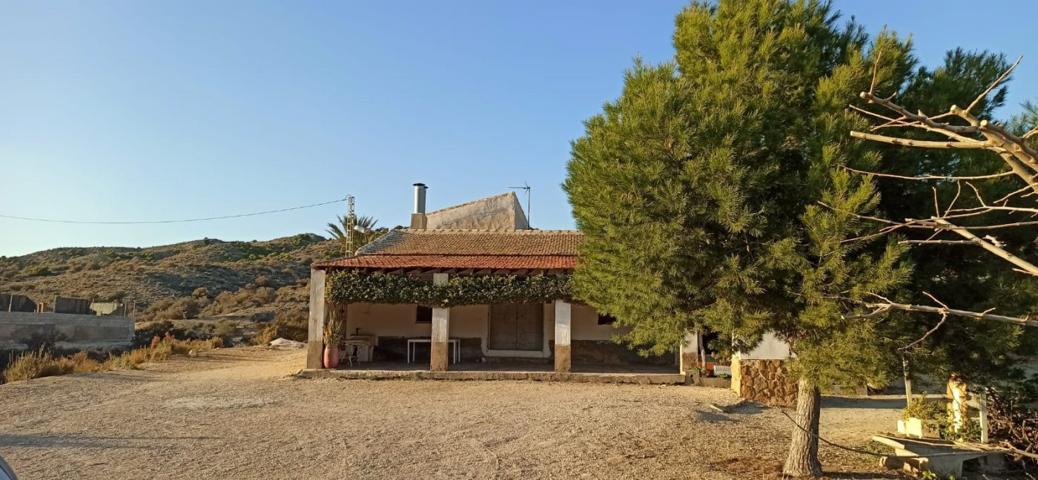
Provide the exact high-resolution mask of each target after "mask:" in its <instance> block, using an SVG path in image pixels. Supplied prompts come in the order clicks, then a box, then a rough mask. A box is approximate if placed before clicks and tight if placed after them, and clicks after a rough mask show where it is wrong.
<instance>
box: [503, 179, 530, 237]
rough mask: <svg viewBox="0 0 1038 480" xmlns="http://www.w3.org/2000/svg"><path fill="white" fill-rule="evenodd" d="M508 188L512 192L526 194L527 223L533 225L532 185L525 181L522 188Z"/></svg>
mask: <svg viewBox="0 0 1038 480" xmlns="http://www.w3.org/2000/svg"><path fill="white" fill-rule="evenodd" d="M508 188H511V189H512V190H523V191H524V192H525V193H526V223H527V224H530V223H531V222H530V190H531V187H530V183H529V182H527V181H525V180H524V181H523V186H521V187H508ZM531 228H533V227H531Z"/></svg>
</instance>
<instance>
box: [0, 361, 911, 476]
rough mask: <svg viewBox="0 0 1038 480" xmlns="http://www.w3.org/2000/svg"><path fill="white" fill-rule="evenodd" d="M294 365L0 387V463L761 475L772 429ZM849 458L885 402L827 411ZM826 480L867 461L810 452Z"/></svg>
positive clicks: (255, 364) (566, 390)
mask: <svg viewBox="0 0 1038 480" xmlns="http://www.w3.org/2000/svg"><path fill="white" fill-rule="evenodd" d="M303 363H304V362H303V354H302V352H299V351H289V352H286V351H270V350H264V349H260V348H243V349H224V350H218V351H214V352H208V353H206V354H204V355H203V356H201V357H198V358H186V357H183V358H176V359H174V360H171V361H169V362H165V363H162V364H157V365H149V366H147V367H146V368H145V369H144V370H136V371H123V372H108V373H100V374H86V375H74V376H67V377H56V378H44V379H37V380H31V381H28V382H18V383H13V384H9V385H3V386H0V455H2V456H3V457H4V458H6V459H7V460H8V462H9V463H10V464H11V465H12V466H13V467H14V469H15V471H16V472H17V473H18V474H19V475H20V477H21V478H22V479H23V480H32V479H46V478H84V479H90V478H97V479H119V478H144V477H150V478H184V479H198V478H214V479H215V478H256V479H260V478H262V479H269V478H329V479H331V478H334V479H345V478H404V477H413V478H638V479H643V478H649V479H652V478H699V479H729V478H778V477H779V475H778V471H779V468H780V465H781V461H782V459H783V458H784V454H785V449H786V442H787V441H788V438H789V431H790V424H789V421H788V420H787V419H786V418H785V417H783V416H782V415H781V413H780V412H779V411H778V410H776V409H769V408H760V407H756V406H753V405H748V406H744V407H741V408H740V409H739V410H737V411H736V412H734V413H731V414H720V413H716V412H714V411H713V410H711V409H710V408H709V407H708V404H709V403H711V402H714V403H719V404H727V403H732V402H734V401H736V400H737V399H736V398H735V396H734V395H733V394H731V392H729V391H727V390H720V389H711V388H702V387H685V386H664V387H659V386H637V385H624V386H618V385H596V384H565V383H537V382H506V381H502V382H438V381H366V380H303V379H296V378H294V377H292V376H291V373H293V372H294V371H296V370H298V369H299V368H300V366H301V365H302V364H303ZM827 405H828V406H827V408H825V409H824V410H823V417H822V423H823V435H826V436H828V437H831V438H833V439H835V440H839V441H842V442H845V443H849V444H853V445H855V446H860V445H863V444H864V443H865V442H866V440H867V438H868V435H869V434H871V433H874V432H876V431H878V430H889V429H890V428H891V427H892V426H893V425H894V422H895V419H896V418H897V415H898V413H899V412H898V410H897V408H899V406H900V401H895V400H882V399H880V400H873V399H868V400H849V399H828V400H827ZM822 457H823V462H824V463H825V466H826V468H827V469H828V470H830V471H831V472H832V473H830V475H831V476H832V477H833V478H877V477H880V476H881V475H882V474H883V472H881V471H879V470H878V467H877V465H878V463H879V462H878V461H877V460H876V459H875V458H873V457H868V456H862V455H857V454H850V453H847V452H844V451H842V450H838V449H834V448H828V447H826V446H824V445H823V447H822Z"/></svg>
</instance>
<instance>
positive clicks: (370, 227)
mask: <svg viewBox="0 0 1038 480" xmlns="http://www.w3.org/2000/svg"><path fill="white" fill-rule="evenodd" d="M336 220H337V221H336V222H334V223H329V224H328V230H327V231H328V233H329V234H330V235H331V236H332V238H334V239H335V240H338V241H339V242H340V243H342V247H343V250H347V251H346V252H345V253H346V255H353V253H354V252H356V251H357V249H359V248H360V247H363V246H364V245H367V244H368V243H370V242H371V241H372V240H374V239H375V237H376V236H378V234H379V233H380V231H378V230H376V229H375V225H377V224H378V219H376V218H374V217H367V216H361V217H357V219H356V221H355V222H354V227H353V248H352V251H348V250H350V249H347V247H346V240H347V235H346V233H347V232H348V231H349V230H350V227H349V218H348V217H346V216H345V215H338V216H337V217H336Z"/></svg>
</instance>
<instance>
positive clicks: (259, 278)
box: [0, 234, 339, 318]
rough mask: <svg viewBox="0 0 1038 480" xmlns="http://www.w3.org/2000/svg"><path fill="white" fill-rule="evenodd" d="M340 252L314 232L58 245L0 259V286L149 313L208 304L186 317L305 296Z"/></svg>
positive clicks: (272, 305)
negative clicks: (182, 303)
mask: <svg viewBox="0 0 1038 480" xmlns="http://www.w3.org/2000/svg"><path fill="white" fill-rule="evenodd" d="M338 254H339V248H338V244H337V243H335V242H334V241H332V240H326V239H324V238H323V237H321V236H318V235H314V234H300V235H295V236H292V237H285V238H278V239H274V240H269V241H252V242H238V241H234V242H225V241H221V240H215V239H203V240H195V241H190V242H183V243H176V244H172V245H163V246H158V247H149V248H124V247H91V248H56V249H53V250H45V251H41V252H36V253H32V254H29V255H23V256H19V257H0V292H4V293H23V294H26V295H28V296H30V297H32V298H33V299H34V300H36V301H37V302H40V301H43V302H46V303H48V304H50V303H51V302H52V301H53V298H54V296H55V295H58V294H60V295H63V296H73V297H81V298H88V299H95V300H122V301H126V302H133V303H135V304H136V305H137V308H138V310H139V311H145V310H146V309H147V308H148V307H149V306H150V307H152V311H153V312H154V311H157V310H159V309H158V308H157V306H162V305H167V306H169V305H171V304H172V303H173V302H175V301H176V300H178V299H180V300H185V299H190V298H199V299H201V300H202V302H200V305H199V306H200V307H201V308H200V309H199V310H204V309H206V307H208V312H201V311H200V312H190V311H189V312H187V313H189V314H190V313H194V315H190V316H197V315H198V313H203V314H204V313H212V314H228V313H234V312H232V311H229V310H234V309H241V310H249V309H253V310H254V309H257V308H259V309H265V310H270V311H274V310H277V309H278V305H277V304H278V302H279V301H284V302H293V303H298V302H300V301H303V302H305V301H306V298H305V297H306V289H305V287H306V282H307V281H308V279H309V265H310V264H311V263H312V262H313V261H315V260H323V259H328V258H334V257H336V256H337V255H338ZM199 289H201V290H199ZM244 290H248V292H245V291H244ZM224 292H226V293H224ZM221 293H223V300H224V301H223V302H222V305H221V306H219V307H217V306H213V304H216V303H221V302H218V300H220V298H221ZM235 293H239V295H237V297H242V298H236V296H235V295H233V294H235ZM300 294H301V295H302V298H299V296H300ZM192 295H194V297H192ZM244 297H249V298H248V300H249V301H244V300H245V298H244ZM189 307H190V306H189ZM188 310H191V308H188ZM243 313H248V312H243ZM177 315H178V313H172V314H171V315H170V316H172V317H173V318H176V316H177ZM181 316H183V315H181ZM152 317H153V318H157V317H155V316H154V315H153V316H152Z"/></svg>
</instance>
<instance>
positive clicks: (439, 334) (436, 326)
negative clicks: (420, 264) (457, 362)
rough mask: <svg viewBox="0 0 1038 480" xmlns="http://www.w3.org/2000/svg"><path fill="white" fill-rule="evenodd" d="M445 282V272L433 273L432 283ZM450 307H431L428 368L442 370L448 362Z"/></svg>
mask: <svg viewBox="0 0 1038 480" xmlns="http://www.w3.org/2000/svg"><path fill="white" fill-rule="evenodd" d="M445 283H447V274H446V273H434V274H433V284H434V285H443V284H445ZM450 320H451V309H450V308H439V307H436V308H433V309H432V335H431V337H432V343H431V345H430V347H429V370H431V371H434V372H444V371H446V370H447V366H448V365H449V364H450V355H449V350H450V346H449V345H448V342H447V341H448V340H449V339H450Z"/></svg>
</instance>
